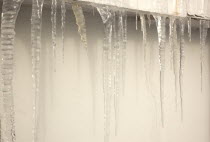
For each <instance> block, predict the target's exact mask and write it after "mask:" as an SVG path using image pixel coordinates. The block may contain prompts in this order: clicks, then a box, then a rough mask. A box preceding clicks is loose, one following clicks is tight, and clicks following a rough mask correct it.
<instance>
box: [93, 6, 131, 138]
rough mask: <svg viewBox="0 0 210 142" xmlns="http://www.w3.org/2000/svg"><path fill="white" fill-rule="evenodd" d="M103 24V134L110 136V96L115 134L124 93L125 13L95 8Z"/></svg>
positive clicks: (105, 136) (106, 8)
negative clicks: (120, 100)
mask: <svg viewBox="0 0 210 142" xmlns="http://www.w3.org/2000/svg"><path fill="white" fill-rule="evenodd" d="M97 9H98V11H99V13H100V15H101V18H102V20H103V23H104V25H105V41H104V44H105V45H104V48H103V56H104V57H103V62H104V67H103V68H104V73H103V75H104V82H103V84H104V98H105V99H104V104H105V135H104V141H105V142H108V141H109V137H110V119H111V114H110V111H111V100H112V99H111V98H112V97H114V110H115V111H114V112H115V134H116V135H117V131H118V122H119V99H120V96H122V95H123V93H124V78H125V71H124V70H125V56H126V43H127V15H126V13H125V12H124V11H117V12H112V11H110V10H109V8H108V7H103V8H97Z"/></svg>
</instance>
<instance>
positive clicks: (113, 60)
mask: <svg viewBox="0 0 210 142" xmlns="http://www.w3.org/2000/svg"><path fill="white" fill-rule="evenodd" d="M22 2H23V0H3V7H2V21H1V54H2V65H1V74H2V82H1V84H2V95H3V96H2V98H3V112H1V115H0V117H1V118H0V120H1V136H2V140H3V141H4V142H14V141H15V125H14V121H15V120H14V115H15V114H14V102H13V85H12V80H13V59H14V58H13V56H14V53H13V50H14V39H15V23H16V18H17V15H18V12H19V10H20V7H21V4H22ZM43 3H44V0H32V16H31V41H32V42H31V54H32V71H33V72H32V78H33V82H34V83H33V85H34V86H33V88H34V90H33V94H34V99H33V100H34V104H33V130H32V134H33V140H32V141H33V142H36V141H37V139H38V138H37V123H38V122H37V121H38V117H39V113H38V107H39V105H38V104H39V103H38V101H39V76H40V75H39V74H40V52H41V50H42V47H41V46H42V45H41V26H42V9H43ZM96 8H97V10H98V12H99V14H100V15H101V18H102V21H103V23H104V32H105V39H104V47H103V61H104V70H103V88H104V104H105V111H104V118H105V121H104V123H105V126H104V128H105V131H104V142H108V141H109V136H110V121H111V120H110V118H111V109H112V108H111V99H112V97H113V98H114V110H115V116H114V117H115V130H116V131H115V132H116V134H117V129H118V119H119V97H121V96H123V94H124V82H125V81H124V80H125V60H126V43H127V14H126V11H123V10H111V9H110V8H109V7H108V6H106V7H96ZM72 9H73V12H74V15H75V17H76V23H77V25H78V32H79V34H80V36H81V41H82V43H83V47H84V48H87V49H88V44H87V35H86V27H85V17H84V14H83V10H82V7H81V6H79V5H78V4H75V3H73V4H72ZM61 13H62V15H61V21H62V22H61V23H62V24H61V29H62V41H63V42H64V31H65V13H66V5H65V1H64V0H61ZM56 14H57V0H52V5H51V21H52V50H53V57H54V58H53V59H56V20H57V19H56ZM139 17H140V21H141V30H142V32H143V48H144V52H146V50H147V49H146V44H147V28H146V27H147V26H146V20H147V21H148V24H149V26H150V24H151V17H152V16H151V15H145V14H140V13H139V14H138V13H137V14H136V23H138V19H139ZM153 18H154V19H155V21H156V25H157V32H158V43H159V45H158V47H159V62H160V102H161V103H160V104H161V106H160V107H161V122H162V125H163V126H164V106H163V104H164V103H163V98H164V71H165V48H166V18H167V17H164V16H160V15H154V16H153ZM186 23H187V24H186ZM185 25H187V26H188V34H189V40H190V41H191V18H180V17H169V46H170V49H171V61H172V63H173V70H174V76H175V87H176V90H180V92H179V93H178V92H177V91H176V97H175V101H176V103H177V99H178V97H180V100H181V103H180V107H181V116H182V117H183V95H184V94H183V71H184V29H185ZM136 28H138V27H136ZM208 28H209V22H208V21H206V20H200V39H201V40H200V44H201V53H200V54H201V55H200V60H201V83H202V82H203V81H202V69H203V48H204V47H205V41H206V36H207V29H208ZM178 34H179V35H178ZM178 37H180V38H178ZM177 45H179V46H177ZM63 56H64V44H63ZM144 56H146V55H144ZM144 58H145V59H146V57H144ZM54 69H55V68H54ZM201 90H202V88H201ZM178 94H179V95H178ZM93 99H94V96H93ZM93 105H94V104H93ZM93 112H94V111H93Z"/></svg>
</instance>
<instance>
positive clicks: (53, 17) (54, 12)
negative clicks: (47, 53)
mask: <svg viewBox="0 0 210 142" xmlns="http://www.w3.org/2000/svg"><path fill="white" fill-rule="evenodd" d="M51 22H52V50H53V69H54V71H56V36H57V0H52V4H51Z"/></svg>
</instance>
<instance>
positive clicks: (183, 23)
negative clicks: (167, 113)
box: [179, 19, 185, 120]
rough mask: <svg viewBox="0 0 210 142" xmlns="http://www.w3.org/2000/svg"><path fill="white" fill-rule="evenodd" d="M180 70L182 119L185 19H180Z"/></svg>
mask: <svg viewBox="0 0 210 142" xmlns="http://www.w3.org/2000/svg"><path fill="white" fill-rule="evenodd" d="M180 22H181V26H180V30H181V32H180V71H179V85H180V105H181V106H180V107H181V120H183V71H184V29H185V21H184V19H180Z"/></svg>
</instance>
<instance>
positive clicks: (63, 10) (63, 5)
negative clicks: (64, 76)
mask: <svg viewBox="0 0 210 142" xmlns="http://www.w3.org/2000/svg"><path fill="white" fill-rule="evenodd" d="M65 24H66V3H65V0H62V1H61V30H62V46H63V49H62V52H63V53H62V54H63V62H64V52H65V48H64V32H65Z"/></svg>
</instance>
